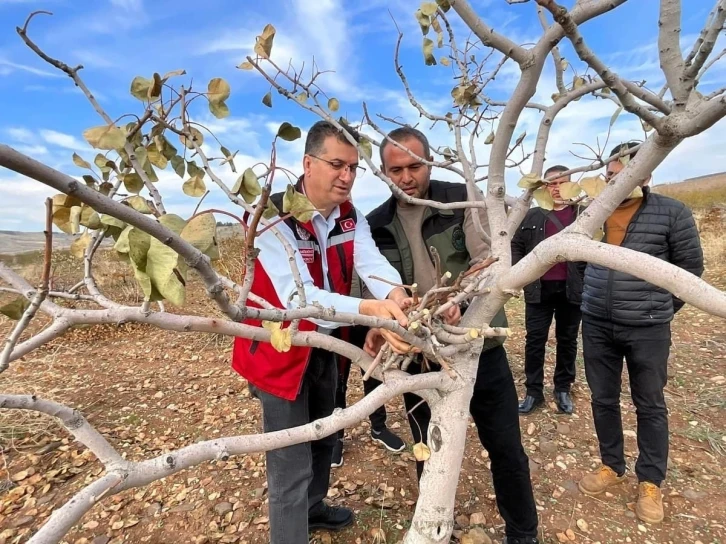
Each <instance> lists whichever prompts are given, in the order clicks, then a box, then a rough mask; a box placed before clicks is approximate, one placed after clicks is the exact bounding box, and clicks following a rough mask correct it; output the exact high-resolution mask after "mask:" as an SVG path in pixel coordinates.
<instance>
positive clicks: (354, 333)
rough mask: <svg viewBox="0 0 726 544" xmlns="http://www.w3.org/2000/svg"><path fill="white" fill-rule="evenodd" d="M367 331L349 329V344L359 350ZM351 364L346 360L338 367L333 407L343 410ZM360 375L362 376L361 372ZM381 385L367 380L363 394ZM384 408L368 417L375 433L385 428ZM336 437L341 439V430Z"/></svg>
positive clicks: (364, 328)
mask: <svg viewBox="0 0 726 544" xmlns="http://www.w3.org/2000/svg"><path fill="white" fill-rule="evenodd" d="M367 332H368V329H367V328H366V327H351V329H350V340H349V341H350V343H351V344H353V345H354V346H358V347H360V348H362V347H363V344H364V343H365V339H366V334H367ZM350 366H351V363H350V361H348V360H347V359H346V360H345V361H344V362H343V363H341V364H340V365H339V366H338V387H337V388H336V391H335V407H336V408H345V407H346V406H347V404H346V401H345V396H346V394H347V393H348V377H349V375H350ZM361 374H364V373H363V371H362V370H361ZM379 385H381V382H380V381H378V380H376V379H375V378H368V379H367V380H366V381H364V382H363V392H364V394H366V395H368V394H369V393H370V392H371V391H373V390H374V389H375V388H376V387H378V386H379ZM386 417H387V414H386V406H385V404H381V406H379V407H378V408H376V410H375V412H373V413H372V414H371V415H370V420H371V429H373V430H375V431H381V430H383V429H385V428H386ZM338 436H339V437H340V438H341V439H342V438H343V430H342V429H341V430H340V432H339V433H338Z"/></svg>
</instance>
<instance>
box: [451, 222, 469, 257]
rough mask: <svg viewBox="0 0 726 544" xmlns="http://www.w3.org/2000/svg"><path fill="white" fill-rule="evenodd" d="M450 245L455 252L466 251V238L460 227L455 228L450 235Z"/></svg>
mask: <svg viewBox="0 0 726 544" xmlns="http://www.w3.org/2000/svg"><path fill="white" fill-rule="evenodd" d="M451 244H452V245H453V246H454V249H455V250H456V251H466V237H465V236H464V229H462V228H461V227H460V226H457V227H456V228H455V229H454V232H453V233H452V234H451Z"/></svg>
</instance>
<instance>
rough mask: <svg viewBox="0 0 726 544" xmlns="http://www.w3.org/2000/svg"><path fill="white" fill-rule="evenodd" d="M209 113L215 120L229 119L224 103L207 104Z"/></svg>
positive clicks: (227, 109)
mask: <svg viewBox="0 0 726 544" xmlns="http://www.w3.org/2000/svg"><path fill="white" fill-rule="evenodd" d="M209 111H210V112H211V113H212V115H214V116H215V117H216V118H217V119H224V118H225V117H229V106H227V104H226V103H225V102H211V101H210V102H209Z"/></svg>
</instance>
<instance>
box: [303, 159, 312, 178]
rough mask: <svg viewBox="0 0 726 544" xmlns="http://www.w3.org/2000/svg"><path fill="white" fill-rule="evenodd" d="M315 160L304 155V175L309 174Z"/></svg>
mask: <svg viewBox="0 0 726 544" xmlns="http://www.w3.org/2000/svg"><path fill="white" fill-rule="evenodd" d="M312 163H313V158H312V157H311V156H310V155H303V160H302V166H303V173H305V174H308V172H309V171H310V167H311V166H312Z"/></svg>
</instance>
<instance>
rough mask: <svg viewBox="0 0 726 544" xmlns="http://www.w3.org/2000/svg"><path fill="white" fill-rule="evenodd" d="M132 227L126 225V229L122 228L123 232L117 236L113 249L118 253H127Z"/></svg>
mask: <svg viewBox="0 0 726 544" xmlns="http://www.w3.org/2000/svg"><path fill="white" fill-rule="evenodd" d="M133 228H134V227H133V226H132V225H127V226H126V228H124V230H123V231H121V234H120V235H119V237H118V239H117V240H116V243H115V244H114V245H113V248H114V249H115V250H116V251H117V252H118V253H123V254H126V253H128V252H129V233H130V232H131V229H133Z"/></svg>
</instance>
